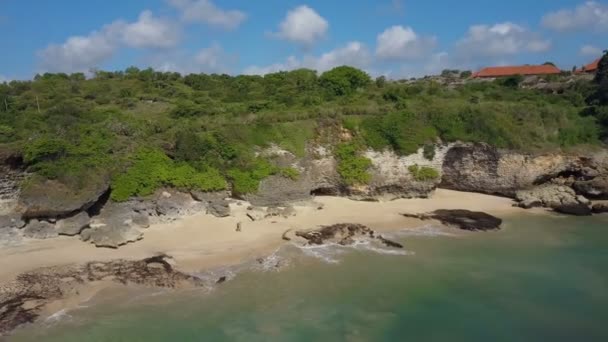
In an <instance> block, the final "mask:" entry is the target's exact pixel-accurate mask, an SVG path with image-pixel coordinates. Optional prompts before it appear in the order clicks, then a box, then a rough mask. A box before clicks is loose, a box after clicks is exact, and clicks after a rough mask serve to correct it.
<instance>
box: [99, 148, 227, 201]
mask: <svg viewBox="0 0 608 342" xmlns="http://www.w3.org/2000/svg"><path fill="white" fill-rule="evenodd" d="M162 186H169V187H175V188H178V189H182V190H201V191H218V190H223V189H226V181H225V180H224V178H223V177H222V175H221V174H220V172H219V171H218V170H216V169H212V168H209V169H207V170H205V171H202V172H201V171H197V170H196V169H194V168H193V167H192V166H190V165H188V164H180V165H176V164H175V162H174V161H172V160H171V159H170V158H169V157H167V155H166V154H164V153H163V152H162V151H160V150H155V149H141V150H139V151H138V152H137V153H136V154H135V156H134V157H133V161H132V165H131V166H130V167H129V168H128V169H127V170H126V171H125V172H124V173H120V174H118V175H117V176H116V177H114V179H113V180H112V195H111V198H112V200H114V201H117V202H122V201H126V200H128V199H129V198H130V197H133V196H148V195H151V194H153V193H154V191H156V190H157V189H159V188H160V187H162Z"/></svg>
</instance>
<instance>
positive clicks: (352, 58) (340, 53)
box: [244, 42, 372, 75]
mask: <svg viewBox="0 0 608 342" xmlns="http://www.w3.org/2000/svg"><path fill="white" fill-rule="evenodd" d="M371 62H372V58H371V53H370V52H369V50H368V49H367V47H366V46H365V45H363V44H362V43H360V42H350V43H348V44H346V45H345V46H342V47H339V48H337V49H334V50H331V51H329V52H327V53H324V54H322V55H321V56H305V57H303V58H302V59H298V58H297V57H295V56H290V57H289V58H287V60H286V61H285V62H282V63H276V64H271V65H268V66H250V67H248V68H246V69H245V71H244V73H245V74H249V75H264V74H268V73H272V72H278V71H288V70H294V69H298V68H309V69H313V70H317V71H319V72H324V71H327V70H330V69H332V68H335V67H338V66H341V65H350V66H353V67H357V68H362V69H365V68H367V67H368V66H369V65H370V64H371Z"/></svg>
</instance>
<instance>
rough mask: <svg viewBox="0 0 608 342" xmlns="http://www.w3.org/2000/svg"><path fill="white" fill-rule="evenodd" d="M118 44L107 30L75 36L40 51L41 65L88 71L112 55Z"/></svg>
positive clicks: (64, 70)
mask: <svg viewBox="0 0 608 342" xmlns="http://www.w3.org/2000/svg"><path fill="white" fill-rule="evenodd" d="M116 49H117V44H116V43H115V42H114V41H113V40H112V39H111V37H109V36H108V35H107V34H106V33H105V32H103V31H102V32H97V31H96V32H92V33H91V34H89V35H88V36H74V37H70V38H68V39H67V40H66V41H65V43H63V44H51V45H49V46H48V47H46V48H45V49H44V50H41V51H38V58H39V59H40V61H41V66H42V68H43V69H44V70H46V71H53V72H76V71H87V70H88V69H90V68H92V67H96V66H98V65H99V64H100V63H102V62H104V61H105V60H107V59H108V58H110V57H112V55H113V54H114V52H115V51H116Z"/></svg>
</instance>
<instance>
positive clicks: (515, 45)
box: [456, 22, 551, 58]
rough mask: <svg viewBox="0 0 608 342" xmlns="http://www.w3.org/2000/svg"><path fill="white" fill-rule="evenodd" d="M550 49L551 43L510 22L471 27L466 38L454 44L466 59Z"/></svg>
mask: <svg viewBox="0 0 608 342" xmlns="http://www.w3.org/2000/svg"><path fill="white" fill-rule="evenodd" d="M550 48H551V41H549V40H545V39H542V37H540V35H539V34H537V33H535V32H532V31H530V30H528V29H526V28H524V27H522V26H519V25H516V24H513V23H510V22H506V23H500V24H495V25H493V26H488V25H474V26H471V27H470V28H469V31H468V32H467V34H466V36H465V37H464V38H462V39H461V40H459V41H458V42H457V43H456V52H457V53H458V54H459V55H460V56H461V57H467V58H473V57H492V58H493V57H501V58H502V57H505V56H512V55H516V54H519V53H522V52H533V53H538V52H545V51H547V50H549V49H550Z"/></svg>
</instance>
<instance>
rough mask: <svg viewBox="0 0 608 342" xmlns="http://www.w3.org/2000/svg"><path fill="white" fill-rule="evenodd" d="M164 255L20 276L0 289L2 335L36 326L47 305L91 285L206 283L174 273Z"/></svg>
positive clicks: (47, 269)
mask: <svg viewBox="0 0 608 342" xmlns="http://www.w3.org/2000/svg"><path fill="white" fill-rule="evenodd" d="M167 259H168V257H167V256H165V255H159V256H154V257H151V258H147V259H144V260H140V261H125V260H117V261H111V262H90V263H87V264H85V265H76V266H64V267H53V268H45V269H39V270H35V271H32V272H27V273H23V274H21V275H19V276H18V277H17V278H16V280H14V281H13V282H10V283H8V284H3V285H2V287H1V288H0V335H3V334H5V333H8V332H10V331H12V330H13V329H15V328H16V327H18V326H19V325H22V324H26V323H33V322H34V321H35V320H36V319H37V318H38V317H39V315H40V314H41V312H42V310H43V308H44V306H45V305H47V304H48V303H51V302H53V301H56V300H61V299H64V298H67V297H68V296H71V295H75V294H76V293H77V292H78V287H79V286H81V285H84V284H86V283H89V282H94V281H100V280H104V281H107V280H111V281H114V282H116V283H119V284H125V285H126V284H137V285H144V286H151V287H159V288H177V287H179V288H194V287H200V286H203V285H204V284H203V282H202V281H201V280H200V279H198V278H196V277H194V276H192V275H189V274H185V273H183V272H180V271H177V270H175V269H174V268H173V267H172V266H171V264H170V263H169V262H168V261H167Z"/></svg>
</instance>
